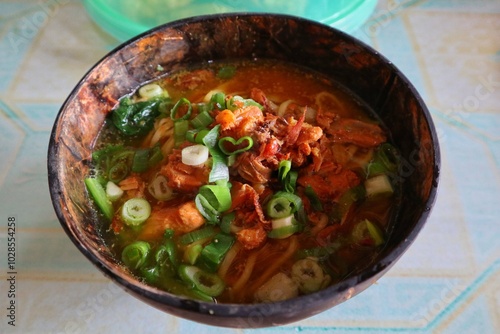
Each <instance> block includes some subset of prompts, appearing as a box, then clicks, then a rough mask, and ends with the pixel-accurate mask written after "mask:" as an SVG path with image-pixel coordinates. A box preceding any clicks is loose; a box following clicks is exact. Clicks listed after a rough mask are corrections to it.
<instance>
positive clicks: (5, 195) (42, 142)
mask: <svg viewBox="0 0 500 334" xmlns="http://www.w3.org/2000/svg"><path fill="white" fill-rule="evenodd" d="M353 35H355V36H356V37H358V38H360V39H361V40H363V41H365V42H366V43H368V44H370V45H372V46H373V47H375V48H376V49H377V50H379V51H380V52H381V53H382V54H384V55H385V56H386V57H388V58H389V59H391V60H392V61H393V62H394V63H395V64H396V66H398V67H399V68H400V69H401V70H402V71H403V72H404V73H405V74H406V75H407V76H408V77H409V78H410V79H411V81H412V82H413V83H414V84H415V86H416V87H417V89H418V90H419V91H420V93H421V94H422V96H423V97H424V99H425V101H426V103H427V104H428V107H429V109H430V111H431V113H432V115H433V118H434V121H435V124H436V127H437V130H438V133H439V137H440V143H441V150H442V170H441V179H440V190H439V194H438V199H437V202H436V205H435V208H434V210H433V212H432V214H431V217H430V219H429V221H428V224H427V225H426V227H425V228H424V230H423V231H422V232H421V234H420V235H419V237H418V239H417V240H416V242H415V243H414V245H413V246H412V247H411V249H410V250H409V251H408V252H407V253H406V254H405V255H404V256H403V257H402V259H401V260H400V261H399V262H398V263H397V264H396V265H395V267H394V268H393V269H392V270H390V272H389V273H388V274H387V275H385V276H384V277H383V278H382V279H380V280H379V282H378V283H377V284H376V285H374V286H372V287H370V288H369V289H368V290H366V291H365V292H363V293H361V294H360V295H358V296H356V297H354V298H352V299H351V300H349V301H347V302H345V303H343V304H341V305H339V306H338V307H335V308H333V309H331V310H329V311H327V312H324V313H322V314H319V315H317V316H315V317H312V318H309V319H307V320H304V321H301V322H298V323H294V324H291V325H288V326H284V327H277V328H272V329H260V330H236V329H223V328H215V327H209V326H205V325H200V324H197V323H193V322H190V321H187V320H182V319H180V318H176V317H173V316H170V315H167V314H164V313H162V312H160V311H158V310H156V309H153V308H151V307H149V306H147V305H145V304H144V303H142V302H140V301H138V300H136V299H135V298H133V297H131V296H129V295H128V294H126V293H124V292H122V290H121V289H120V288H118V287H117V286H115V285H114V284H112V283H110V281H108V280H107V279H106V278H105V277H104V276H103V275H101V273H100V272H98V271H97V269H95V268H94V267H93V266H92V265H91V264H90V262H89V261H87V259H86V258H84V257H83V255H81V254H80V253H79V252H78V250H77V249H76V248H75V247H74V246H73V244H72V243H71V242H70V241H69V239H68V238H67V236H66V235H65V233H64V231H63V230H62V228H61V227H60V225H59V223H58V221H57V219H56V216H55V214H54V212H53V209H52V205H51V202H50V199H49V193H48V186H47V172H46V153H47V144H48V138H49V132H50V130H51V127H52V124H53V121H54V118H55V116H56V113H57V111H58V109H59V107H60V105H61V104H62V102H63V101H64V99H65V97H66V96H67V95H68V94H69V92H70V91H71V89H72V87H73V86H74V85H75V84H76V83H77V82H78V80H79V79H80V78H81V77H82V76H83V75H84V74H85V72H86V71H87V70H88V69H89V68H90V66H91V65H93V64H94V63H95V62H96V61H97V60H99V59H100V58H101V57H102V56H103V55H104V54H105V53H106V52H108V51H110V50H111V49H112V48H114V47H115V46H116V45H117V44H118V42H117V41H116V40H114V39H113V38H111V37H109V36H107V35H106V34H105V33H103V32H102V31H101V30H100V29H99V28H98V27H97V26H95V25H94V24H93V23H92V22H91V21H90V20H89V18H88V17H87V16H86V14H85V12H84V10H83V7H82V5H81V4H80V3H79V2H77V1H68V0H65V1H62V0H43V1H0V143H1V144H0V257H1V259H0V310H1V311H0V333H175V332H179V333H188V332H189V333H191V332H193V333H197V334H202V333H212V332H217V333H221V334H222V333H271V332H285V333H288V332H296V331H299V332H304V333H325V332H334V333H352V332H367V333H430V332H434V333H499V332H500V241H499V237H500V220H499V219H500V168H499V166H500V1H498V0H496V1H493V0H491V1H488V0H480V1H466V0H435V1H404V0H399V1H396V0H394V1H389V0H387V1H386V0H383V1H379V4H378V6H377V9H376V10H375V12H374V14H373V16H372V17H371V18H370V20H369V21H368V22H367V23H366V24H365V25H364V26H363V27H362V28H361V29H359V30H358V31H356V32H354V33H353ZM9 217H14V218H15V220H16V221H15V223H16V235H15V237H16V262H15V268H14V270H15V272H16V275H15V276H16V277H15V278H16V280H15V283H16V284H15V297H14V298H12V296H10V297H9V296H8V294H9V290H11V285H10V282H9V281H8V280H9V278H10V274H9V272H10V269H9V268H8V266H7V264H8V256H7V254H8V246H9V245H8V237H9V234H8V232H9V230H8V223H9ZM11 300H15V303H16V304H15V305H16V313H15V314H16V318H15V327H14V326H11V325H9V323H8V322H9V321H11V320H10V319H9V317H8V315H9V312H10V311H9V310H8V309H7V308H8V307H9V305H10V304H9V303H10V301H11Z"/></svg>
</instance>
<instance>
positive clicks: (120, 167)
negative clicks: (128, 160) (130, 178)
mask: <svg viewBox="0 0 500 334" xmlns="http://www.w3.org/2000/svg"><path fill="white" fill-rule="evenodd" d="M129 171H130V169H129V167H128V166H127V165H126V164H125V163H124V162H121V161H120V162H118V163H117V164H115V165H113V166H112V167H111V168H109V171H108V180H109V181H111V182H116V183H118V182H120V181H121V180H123V179H124V178H126V177H127V175H128V173H129Z"/></svg>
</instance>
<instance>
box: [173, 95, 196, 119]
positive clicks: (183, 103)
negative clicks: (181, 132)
mask: <svg viewBox="0 0 500 334" xmlns="http://www.w3.org/2000/svg"><path fill="white" fill-rule="evenodd" d="M192 110H193V106H192V105H191V102H190V101H189V100H188V99H186V98H185V97H183V98H181V99H179V101H177V103H176V104H174V107H173V108H172V109H171V110H170V118H171V119H172V120H173V121H174V122H178V121H183V120H188V119H189V117H191V112H192Z"/></svg>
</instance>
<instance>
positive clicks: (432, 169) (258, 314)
mask: <svg viewBox="0 0 500 334" xmlns="http://www.w3.org/2000/svg"><path fill="white" fill-rule="evenodd" d="M221 46H224V47H221ZM254 58H258V59H275V60H283V61H286V62H291V63H295V64H298V65H300V66H305V67H308V68H310V69H312V70H315V71H318V72H321V73H324V74H326V75H327V76H329V77H331V78H333V79H334V80H336V81H337V82H339V83H340V84H342V85H343V86H345V87H346V88H347V89H349V90H350V91H351V92H352V93H354V94H355V95H356V96H357V97H358V98H359V99H361V100H362V101H364V102H365V103H366V104H367V105H369V106H370V107H371V108H372V109H373V111H374V112H375V113H376V114H378V116H379V117H380V118H381V120H382V121H383V122H384V123H385V125H386V126H387V128H388V129H389V131H390V133H391V135H392V139H393V142H394V143H396V145H397V147H398V148H399V149H400V151H401V154H402V164H401V168H400V170H399V172H398V177H400V179H401V180H402V181H403V183H402V184H403V188H402V192H403V196H402V202H401V205H400V208H399V212H398V215H397V217H396V218H395V221H394V223H393V224H394V228H393V231H392V233H391V234H390V237H389V240H388V242H387V246H386V247H385V248H384V249H383V250H382V252H381V253H380V254H379V256H378V258H377V260H376V261H374V263H373V264H372V265H370V266H369V267H367V268H363V269H360V270H359V271H358V272H356V273H354V274H353V275H352V276H351V277H350V278H348V279H346V280H344V281H342V282H340V283H338V284H335V285H333V286H331V287H329V288H327V289H325V290H322V291H319V292H316V293H313V294H310V295H306V296H301V297H297V298H294V299H291V300H287V301H283V302H277V303H269V304H251V305H246V304H245V305H243V304H242V305H239V304H212V303H206V302H198V301H193V300H188V299H185V298H183V297H179V296H175V295H172V294H169V293H167V292H163V291H160V290H158V289H156V288H153V287H150V286H147V285H145V284H144V283H142V282H141V281H139V280H138V279H136V278H134V277H132V276H131V275H130V274H129V272H128V271H127V270H126V269H124V268H123V267H122V266H121V265H119V263H118V262H117V260H116V259H115V258H114V257H113V255H112V254H111V252H110V251H109V249H108V248H107V246H106V245H105V243H104V242H103V240H102V239H101V237H100V235H99V226H100V225H99V224H100V222H99V219H98V216H97V215H96V211H95V209H94V208H93V206H92V202H91V201H90V200H89V197H88V194H87V192H86V189H85V185H84V182H83V180H84V178H85V176H86V175H87V174H88V171H89V159H90V157H91V151H92V148H93V144H94V142H95V139H96V137H97V135H98V132H99V130H100V128H101V126H102V124H103V122H104V120H105V117H106V111H108V110H110V109H111V108H112V107H113V106H114V105H115V103H116V101H117V100H118V99H119V98H120V97H121V96H123V95H125V94H128V93H131V92H132V91H134V90H135V89H136V88H137V87H138V86H139V85H140V84H141V83H144V82H146V81H150V80H153V79H155V78H157V77H159V76H161V75H164V74H165V73H168V72H171V71H175V70H176V69H179V68H182V67H184V66H185V65H186V64H193V63H194V64H196V63H200V62H207V61H210V60H213V61H217V60H227V59H254ZM439 163H440V161H439V147H438V141H437V137H436V133H435V129H434V126H433V123H432V120H431V118H430V115H429V112H428V110H427V109H426V107H425V104H424V103H423V101H422V99H421V98H420V96H419V95H418V93H417V92H416V90H415V88H414V87H413V86H412V85H411V83H410V82H409V81H408V80H407V79H406V78H405V76H404V75H403V74H402V73H401V72H400V71H399V70H398V69H397V68H396V67H394V66H393V65H392V64H391V63H390V62H389V61H388V60H387V59H385V58H384V57H383V56H381V55H379V54H378V53H377V52H375V51H374V50H373V49H371V48H369V47H367V46H366V45H364V44H363V43H361V42H359V41H357V40H355V39H354V38H352V37H350V36H349V35H346V34H344V33H342V32H340V31H337V30H335V29H333V28H331V27H328V26H325V25H321V24H319V23H315V22H312V21H308V20H304V19H300V18H296V17H291V16H284V15H270V14H269V15H266V14H237V15H236V14H223V15H214V16H205V17H196V18H190V19H185V20H181V21H176V22H172V23H169V24H166V25H163V26H160V27H158V28H155V29H153V30H151V31H149V32H147V33H145V34H143V35H140V36H138V37H136V38H135V39H133V40H131V41H129V42H126V43H125V44H123V45H121V46H119V47H118V48H117V49H115V50H114V51H112V52H111V53H109V54H108V55H107V56H105V57H104V58H103V59H102V60H101V61H100V62H98V63H97V64H96V65H95V66H94V67H93V68H92V69H90V71H89V72H88V73H87V74H86V75H85V76H84V78H83V79H82V80H81V81H80V82H79V83H78V85H77V86H76V87H75V89H74V90H73V91H72V93H71V94H70V96H69V97H68V98H67V100H66V101H65V103H64V105H63V106H62V108H61V110H60V112H59V114H58V116H57V119H56V121H55V124H54V128H53V131H52V134H51V139H50V144H49V152H48V170H49V186H50V192H51V196H52V201H53V205H54V208H55V211H56V213H57V215H58V218H59V220H60V222H61V225H62V226H63V228H64V229H65V231H66V233H67V234H68V236H69V237H70V239H71V240H72V241H73V242H74V244H75V245H76V246H77V247H78V248H79V250H80V251H81V252H82V253H83V254H84V255H85V256H86V257H87V258H88V259H89V260H90V261H91V262H92V263H94V264H95V265H96V266H97V267H98V268H99V269H100V270H101V271H102V272H103V273H104V274H105V275H107V276H108V277H110V278H111V279H112V280H114V281H115V282H117V283H118V284H119V285H121V286H122V287H123V288H124V289H125V290H127V291H128V292H129V293H131V294H132V295H134V296H136V297H138V298H140V299H142V300H143V301H145V302H147V303H148V304H150V305H152V306H154V307H157V308H159V309H161V310H164V311H166V312H168V313H171V314H174V315H177V316H180V317H183V318H186V319H190V320H194V321H198V322H202V323H206V324H211V325H217V326H227V327H264V326H272V325H281V324H286V323H290V322H293V321H298V320H301V319H304V318H306V317H309V316H312V315H314V314H316V313H319V312H322V311H324V310H326V309H328V308H330V307H332V306H334V305H336V304H339V303H341V302H343V301H345V300H346V299H349V298H350V297H352V296H353V295H355V294H357V293H359V292H361V291H362V290H364V289H365V288H367V287H368V286H370V285H371V284H373V283H374V282H375V281H376V280H377V279H378V278H379V277H380V276H382V275H383V274H384V273H385V272H386V271H387V270H388V269H389V268H390V267H391V266H392V265H393V264H394V263H395V261H396V260H397V259H398V258H400V256H401V255H402V254H403V253H404V252H405V251H406V250H407V248H408V247H409V246H410V245H411V243H412V242H413V241H414V239H415V237H416V236H417V234H418V233H419V231H420V230H421V228H422V227H423V225H424V224H425V221H426V219H427V217H428V215H429V212H430V208H431V207H432V205H433V203H434V199H435V195H436V189H437V183H438V173H439Z"/></svg>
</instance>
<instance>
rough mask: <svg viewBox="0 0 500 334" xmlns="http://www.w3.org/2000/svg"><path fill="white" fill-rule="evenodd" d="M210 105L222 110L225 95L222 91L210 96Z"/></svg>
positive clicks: (224, 106) (224, 104)
mask: <svg viewBox="0 0 500 334" xmlns="http://www.w3.org/2000/svg"><path fill="white" fill-rule="evenodd" d="M209 103H210V105H211V106H212V109H213V108H217V109H219V110H223V109H225V108H226V95H225V94H224V93H222V92H218V93H215V94H213V95H212V97H211V98H210V102H209Z"/></svg>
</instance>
